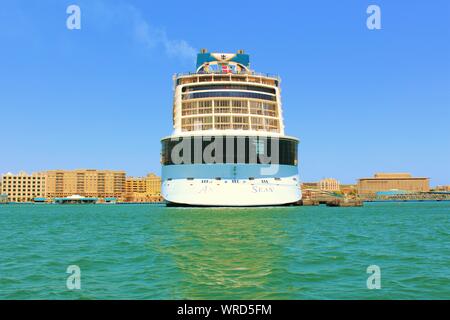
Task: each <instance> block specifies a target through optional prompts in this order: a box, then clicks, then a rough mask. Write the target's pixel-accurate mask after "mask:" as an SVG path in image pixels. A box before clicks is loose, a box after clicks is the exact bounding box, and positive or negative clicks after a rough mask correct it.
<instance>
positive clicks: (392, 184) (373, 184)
mask: <svg viewBox="0 0 450 320" xmlns="http://www.w3.org/2000/svg"><path fill="white" fill-rule="evenodd" d="M357 189H358V193H359V194H374V193H376V192H379V191H389V190H401V191H411V192H427V191H430V179H429V178H425V177H413V176H411V174H409V173H376V174H375V175H374V177H373V178H361V179H358V184H357Z"/></svg>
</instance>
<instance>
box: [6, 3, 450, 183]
mask: <svg viewBox="0 0 450 320" xmlns="http://www.w3.org/2000/svg"><path fill="white" fill-rule="evenodd" d="M71 4H77V5H79V6H80V7H81V30H68V29H67V28H66V19H67V17H68V14H66V8H67V7H68V6H69V5H71ZM370 4H377V5H379V6H380V8H381V27H382V29H381V30H369V29H368V28H367V27H366V19H367V17H368V14H367V13H366V9H367V7H368V6H369V5H370ZM200 48H208V49H209V50H210V51H215V52H235V51H236V50H238V49H245V51H246V52H247V53H249V54H250V58H251V64H252V68H253V69H255V70H256V71H260V72H268V73H275V74H279V75H280V76H281V78H282V98H283V108H284V118H285V124H286V133H287V134H289V135H293V136H297V137H299V138H300V140H301V143H300V145H299V155H300V174H301V177H302V180H304V181H314V180H317V179H320V178H323V177H335V178H337V179H339V180H340V181H341V182H343V183H353V182H355V179H357V178H359V177H365V176H371V175H372V174H373V173H375V172H379V171H385V172H411V173H412V174H414V175H418V176H427V177H430V178H431V184H432V185H436V184H450V1H448V0H441V1H439V0H433V1H425V0H423V1H413V0H408V1H406V0H405V1H400V0H396V1H392V0H390V1H364V0H353V1H351V0H345V1H344V0H343V1H333V0H330V1H323V0H320V1H319V0H314V1H281V0H278V1H210V0H208V1H148V0H141V1H140V0H128V1H125V0H123V1H114V0H86V1H81V0H80V1H76V0H67V1H65V0H64V1H63V0H39V1H38V0H35V1H30V0H2V1H1V2H0V120H1V127H0V128H1V131H0V132H1V140H0V141H1V145H0V172H8V171H11V172H17V171H20V170H25V171H28V172H32V171H39V170H47V169H75V168H96V169H121V170H126V171H127V172H128V174H129V175H145V174H147V173H148V172H150V171H153V172H156V173H159V172H160V165H159V152H160V150H159V149H160V142H159V139H160V138H161V137H163V136H165V135H168V134H170V133H171V131H172V127H171V126H172V119H171V116H172V75H173V73H175V72H185V71H193V70H194V64H195V53H196V52H197V51H198V50H199V49H200Z"/></svg>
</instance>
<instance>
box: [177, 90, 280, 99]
mask: <svg viewBox="0 0 450 320" xmlns="http://www.w3.org/2000/svg"><path fill="white" fill-rule="evenodd" d="M211 97H236V98H250V99H261V100H269V101H276V96H271V95H268V94H263V93H256V92H240V91H210V92H194V93H188V94H184V95H183V100H189V99H201V98H211Z"/></svg>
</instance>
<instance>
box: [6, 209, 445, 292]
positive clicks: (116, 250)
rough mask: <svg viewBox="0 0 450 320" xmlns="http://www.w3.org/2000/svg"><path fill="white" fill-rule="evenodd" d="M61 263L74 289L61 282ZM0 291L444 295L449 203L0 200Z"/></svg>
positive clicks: (62, 276)
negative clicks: (72, 276)
mask: <svg viewBox="0 0 450 320" xmlns="http://www.w3.org/2000/svg"><path fill="white" fill-rule="evenodd" d="M69 265H77V266H79V267H80V269H81V290H68V289H67V287H66V280H67V277H68V276H69V274H67V273H66V269H67V267H68V266H69ZM369 265H377V266H379V267H380V270H381V289H378V290H377V289H373V290H369V289H368V288H367V285H366V281H367V278H368V277H369V276H370V274H368V273H367V272H366V271H367V267H368V266H369ZM0 298H2V299H448V298H450V202H423V203H419V202H417V203H369V204H365V206H364V207H362V208H330V207H325V206H320V207H286V208H254V209H252V208H246V209H242V208H215V209H212V208H166V207H164V206H160V205H84V206H83V205H62V206H60V205H3V206H0Z"/></svg>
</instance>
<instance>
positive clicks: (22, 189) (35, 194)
mask: <svg viewBox="0 0 450 320" xmlns="http://www.w3.org/2000/svg"><path fill="white" fill-rule="evenodd" d="M1 180H2V182H1V190H0V191H1V192H0V194H5V195H7V199H8V201H10V202H31V201H33V199H34V198H44V197H45V190H46V176H45V174H43V173H33V174H31V175H30V174H27V173H26V172H20V173H18V174H12V173H7V174H4V175H2V178H1Z"/></svg>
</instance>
